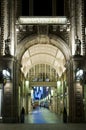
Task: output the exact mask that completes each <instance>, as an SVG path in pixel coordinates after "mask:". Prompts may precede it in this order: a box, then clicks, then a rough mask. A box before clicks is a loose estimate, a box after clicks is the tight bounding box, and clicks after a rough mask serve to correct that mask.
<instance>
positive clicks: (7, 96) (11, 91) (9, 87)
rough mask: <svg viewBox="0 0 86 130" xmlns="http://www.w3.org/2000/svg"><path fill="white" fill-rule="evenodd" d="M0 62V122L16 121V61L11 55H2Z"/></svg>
mask: <svg viewBox="0 0 86 130" xmlns="http://www.w3.org/2000/svg"><path fill="white" fill-rule="evenodd" d="M0 63H1V64H0V71H2V74H3V82H2V84H3V90H2V91H3V105H2V106H3V109H2V122H3V123H13V122H18V88H17V85H16V79H17V77H16V69H17V62H16V59H15V58H14V57H12V56H3V57H0Z"/></svg>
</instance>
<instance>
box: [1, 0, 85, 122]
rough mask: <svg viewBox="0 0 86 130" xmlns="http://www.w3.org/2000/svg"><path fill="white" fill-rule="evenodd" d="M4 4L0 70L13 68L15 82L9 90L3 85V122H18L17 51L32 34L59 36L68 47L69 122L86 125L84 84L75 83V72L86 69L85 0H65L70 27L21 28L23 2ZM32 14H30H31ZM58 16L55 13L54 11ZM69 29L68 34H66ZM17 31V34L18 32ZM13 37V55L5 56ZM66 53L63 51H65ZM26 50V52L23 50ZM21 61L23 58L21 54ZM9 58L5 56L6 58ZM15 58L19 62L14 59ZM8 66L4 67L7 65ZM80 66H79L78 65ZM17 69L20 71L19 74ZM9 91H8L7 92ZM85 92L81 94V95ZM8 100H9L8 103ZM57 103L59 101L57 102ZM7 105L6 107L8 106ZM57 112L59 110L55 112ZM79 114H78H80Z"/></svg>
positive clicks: (7, 0)
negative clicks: (77, 51)
mask: <svg viewBox="0 0 86 130" xmlns="http://www.w3.org/2000/svg"><path fill="white" fill-rule="evenodd" d="M0 2H1V25H0V26H1V34H0V38H1V42H0V71H2V69H3V68H4V66H5V65H7V66H6V67H11V68H10V69H11V72H12V81H11V82H10V86H8V88H6V84H4V83H3V88H4V89H3V92H4V96H3V112H2V116H3V117H2V118H3V122H18V116H19V113H18V111H19V109H20V108H19V107H18V96H19V95H18V87H19V85H20V86H21V85H22V84H21V81H20V78H19V77H18V74H19V73H20V75H21V72H20V69H19V67H20V60H21V59H18V56H19V55H17V50H18V47H19V46H20V47H21V46H22V45H21V43H23V41H24V39H26V38H28V37H32V36H33V35H35V36H38V35H46V36H48V35H49V36H50V35H52V36H53V35H54V36H55V37H60V39H62V40H63V41H64V42H65V43H66V44H67V46H68V48H69V49H67V48H66V49H67V51H70V52H71V53H70V54H69V57H70V58H69V59H68V61H67V64H66V69H67V84H68V91H69V117H68V118H69V119H68V120H69V122H84V121H85V120H84V109H83V96H82V95H83V83H81V81H78V82H79V85H81V86H79V87H77V81H75V77H74V76H75V75H74V74H75V71H74V70H75V69H77V67H79V66H80V69H86V68H85V67H86V66H85V64H86V63H85V64H84V65H83V64H81V63H82V62H83V61H84V57H85V55H86V45H85V20H84V0H68V1H67V0H64V2H65V4H64V5H67V6H68V12H67V10H66V9H67V8H66V7H65V15H66V16H67V17H68V22H69V24H67V25H48V24H45V25H43V24H42V25H21V24H19V23H18V17H19V16H20V15H21V12H22V11H21V0H0ZM32 14H33V10H32V12H30V15H32ZM53 14H54V15H55V10H53ZM68 27H69V29H70V30H69V31H67V29H68ZM17 29H18V32H16V30H17ZM8 36H10V40H11V41H10V42H11V44H10V50H11V52H10V55H7V56H6V55H5V40H6V39H7V38H8ZM75 36H78V37H79V39H80V41H81V54H80V55H76V57H75V56H74V55H75ZM63 50H64V49H63ZM24 51H25V50H24ZM18 53H20V54H21V55H20V58H21V57H22V54H23V53H21V52H18ZM4 56H6V57H4ZM15 57H16V58H17V60H18V62H17V60H15ZM5 62H6V63H7V64H4V63H5ZM77 63H78V64H79V66H77ZM16 70H18V71H16ZM8 90H9V91H8ZM80 92H82V93H80ZM6 99H7V100H6ZM55 100H56V99H55ZM5 106H7V107H5ZM55 111H57V109H56V110H55ZM78 111H79V112H78Z"/></svg>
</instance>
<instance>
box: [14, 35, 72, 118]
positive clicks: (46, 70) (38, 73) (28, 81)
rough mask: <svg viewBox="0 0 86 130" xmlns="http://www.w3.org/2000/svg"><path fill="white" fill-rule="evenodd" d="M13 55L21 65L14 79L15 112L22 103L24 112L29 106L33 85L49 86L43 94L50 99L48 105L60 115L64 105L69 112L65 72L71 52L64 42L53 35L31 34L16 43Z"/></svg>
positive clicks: (29, 108)
mask: <svg viewBox="0 0 86 130" xmlns="http://www.w3.org/2000/svg"><path fill="white" fill-rule="evenodd" d="M16 56H17V59H18V61H20V63H19V64H20V65H21V68H19V69H21V71H20V72H19V73H20V76H21V78H19V79H18V82H19V113H20V110H21V107H22V106H24V107H25V109H26V113H27V114H28V113H29V111H31V110H32V109H33V108H32V106H31V105H32V103H33V99H32V98H31V92H32V91H33V90H34V87H38V88H39V90H40V89H41V87H46V88H47V87H48V88H49V89H51V91H52V90H53V95H52V94H51V91H50V93H49V95H47V96H46V99H48V101H49V103H50V101H51V100H52V103H50V104H49V109H50V110H51V111H53V112H55V113H58V114H59V115H61V114H62V111H63V108H64V107H66V110H67V113H68V116H69V88H68V87H69V86H68V84H69V79H68V77H69V76H68V75H67V71H66V64H67V62H68V61H69V60H70V56H71V53H70V49H69V47H68V46H67V44H66V43H65V42H64V41H63V40H62V39H60V38H59V37H56V36H54V35H39V36H31V37H28V38H26V39H24V40H23V41H22V42H21V43H19V45H18V48H17V52H16ZM44 98H45V97H44ZM43 100H44V99H43V98H42V99H41V100H40V101H39V102H41V101H43ZM38 104H39V103H38Z"/></svg>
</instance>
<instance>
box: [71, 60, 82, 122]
mask: <svg viewBox="0 0 86 130" xmlns="http://www.w3.org/2000/svg"><path fill="white" fill-rule="evenodd" d="M83 61H84V59H83V57H74V58H73V95H72V96H73V122H78V123H81V122H84V104H83V73H82V76H80V75H79V73H80V71H81V70H83V68H84V63H83Z"/></svg>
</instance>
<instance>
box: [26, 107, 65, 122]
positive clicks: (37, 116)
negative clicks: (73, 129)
mask: <svg viewBox="0 0 86 130" xmlns="http://www.w3.org/2000/svg"><path fill="white" fill-rule="evenodd" d="M25 123H33V124H47V123H48V124H49V123H54V124H56V123H62V119H61V117H58V116H57V114H55V113H53V112H51V111H50V110H48V109H47V108H40V107H38V108H37V109H34V110H33V111H32V112H31V113H29V114H28V116H26V117H25Z"/></svg>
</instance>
